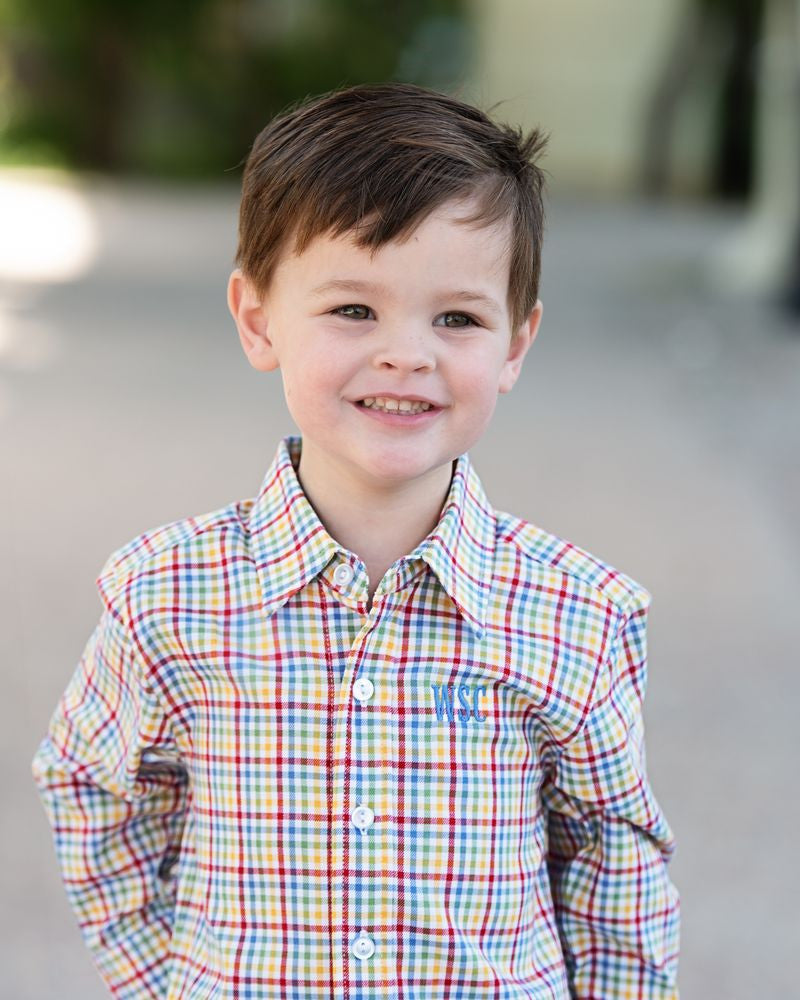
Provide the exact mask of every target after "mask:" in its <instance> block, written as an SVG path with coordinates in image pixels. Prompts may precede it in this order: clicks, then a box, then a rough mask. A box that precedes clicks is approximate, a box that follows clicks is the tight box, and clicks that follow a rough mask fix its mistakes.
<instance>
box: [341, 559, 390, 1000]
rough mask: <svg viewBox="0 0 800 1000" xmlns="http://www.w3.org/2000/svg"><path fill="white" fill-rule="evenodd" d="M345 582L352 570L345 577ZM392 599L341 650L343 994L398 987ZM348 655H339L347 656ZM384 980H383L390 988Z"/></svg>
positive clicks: (348, 997) (349, 998) (346, 999)
mask: <svg viewBox="0 0 800 1000" xmlns="http://www.w3.org/2000/svg"><path fill="white" fill-rule="evenodd" d="M336 582H337V583H339V584H340V585H341V584H343V582H344V574H343V573H342V574H340V577H339V579H337V581H336ZM387 603H388V600H387V598H385V597H384V598H381V599H377V600H376V603H375V605H374V606H373V607H372V609H371V610H370V612H369V614H368V615H367V616H366V617H365V619H364V621H363V625H362V628H361V630H360V631H359V633H358V635H357V636H356V638H355V641H354V642H353V644H352V646H351V647H350V649H349V650H347V651H346V653H345V656H344V668H343V670H341V673H340V672H339V671H340V668H341V655H342V653H343V652H344V651H339V654H338V657H337V651H335V650H332V651H331V654H332V655H331V656H330V657H329V662H330V668H331V669H332V670H334V671H336V680H337V682H338V680H339V677H341V682H340V683H337V684H336V685H335V687H334V688H333V690H335V691H336V695H335V697H336V704H335V712H334V725H333V737H332V748H331V762H330V772H329V773H330V789H331V797H332V807H331V816H332V829H331V841H330V842H331V876H332V879H333V884H332V886H331V899H332V926H331V947H332V954H333V956H334V969H335V986H334V989H333V992H332V996H334V997H335V998H336V1000H356V998H358V1000H362V998H366V997H367V996H369V997H375V996H378V995H384V996H391V995H392V990H393V985H392V984H393V983H394V979H395V974H396V956H397V941H396V940H395V928H396V925H397V921H396V917H397V892H398V883H397V865H398V831H397V822H396V818H395V817H396V811H397V796H396V793H397V759H396V758H397V739H396V733H395V723H396V718H395V710H394V707H395V700H396V686H395V685H394V684H393V683H392V680H391V678H392V673H391V670H390V665H391V663H390V661H391V656H390V654H389V652H388V651H387V650H385V649H384V648H383V647H382V642H381V622H382V619H383V617H384V616H385V615H386V613H387ZM337 660H338V662H337ZM381 987H383V988H381Z"/></svg>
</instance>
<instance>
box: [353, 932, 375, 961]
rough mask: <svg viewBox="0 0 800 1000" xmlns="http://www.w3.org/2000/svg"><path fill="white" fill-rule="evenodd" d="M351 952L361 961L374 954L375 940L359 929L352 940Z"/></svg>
mask: <svg viewBox="0 0 800 1000" xmlns="http://www.w3.org/2000/svg"><path fill="white" fill-rule="evenodd" d="M353 954H354V955H355V956H356V958H360V959H361V960H362V961H363V960H364V959H365V958H369V957H370V956H371V955H374V954H375V942H374V941H373V940H372V938H371V937H368V936H367V935H366V934H365V933H364V931H361V933H360V934H359V935H358V937H357V938H356V939H355V941H354V942H353Z"/></svg>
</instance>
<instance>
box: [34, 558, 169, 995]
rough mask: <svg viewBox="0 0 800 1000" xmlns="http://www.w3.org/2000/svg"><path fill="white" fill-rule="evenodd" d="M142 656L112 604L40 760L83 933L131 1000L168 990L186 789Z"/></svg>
mask: <svg viewBox="0 0 800 1000" xmlns="http://www.w3.org/2000/svg"><path fill="white" fill-rule="evenodd" d="M101 580H102V578H101ZM101 590H102V586H101ZM139 659H140V657H139V656H138V655H137V651H136V648H135V643H134V642H133V641H132V639H131V633H130V627H129V625H128V623H126V621H125V620H124V618H123V616H122V615H121V614H120V612H119V611H118V610H117V609H116V608H115V607H114V606H113V604H112V603H111V602H108V604H107V607H106V610H105V612H104V614H103V617H102V619H101V621H100V624H99V625H98V627H97V628H96V629H95V631H94V633H93V635H92V636H91V638H90V640H89V642H88V644H87V646H86V649H85V651H84V654H83V656H82V658H81V661H80V663H79V665H78V668H77V670H76V671H75V673H74V675H73V677H72V679H71V681H70V682H69V685H68V687H67V689H66V691H65V692H64V694H63V696H62V698H61V700H60V702H59V704H58V707H57V708H56V711H55V712H54V714H53V717H52V720H51V723H50V726H49V729H48V733H47V736H46V737H45V738H44V740H43V741H42V742H41V744H40V746H39V748H38V750H37V752H36V755H35V757H34V759H33V775H34V778H35V780H36V783H37V785H38V787H39V791H40V795H41V797H42V800H43V803H44V806H45V809H46V812H47V815H48V818H49V820H50V823H51V825H52V828H53V837H54V840H55V847H56V853H57V856H58V860H59V864H60V866H61V872H62V877H63V881H64V885H65V888H66V891H67V895H68V897H69V900H70V903H71V905H72V908H73V910H74V911H75V914H76V916H77V918H78V922H79V925H80V928H81V932H82V934H83V937H84V940H85V942H86V944H87V946H88V948H89V950H90V952H91V954H92V957H93V960H94V962H95V964H96V966H97V968H98V971H99V972H100V975H101V976H102V978H103V979H104V980H105V982H106V984H107V986H108V987H109V989H110V990H111V993H112V995H113V996H115V997H119V998H125V1000H128V998H130V1000H133V998H136V1000H142V998H145V997H161V998H163V997H165V996H166V994H167V982H168V976H169V948H170V938H171V933H172V921H173V910H174V901H173V882H172V880H171V879H170V877H169V869H170V867H171V865H172V864H174V862H175V860H176V858H177V856H178V853H179V849H180V840H181V832H182V828H183V822H184V816H185V806H186V788H187V782H186V772H185V768H184V767H183V766H182V765H181V762H180V755H179V753H178V750H177V747H176V745H175V742H174V740H173V739H172V738H171V736H170V730H169V726H168V723H167V720H166V718H165V715H164V713H163V711H162V709H161V708H160V706H159V703H158V701H157V699H156V698H155V696H154V694H153V692H152V691H151V690H149V689H148V687H147V686H146V684H145V683H144V680H143V676H142V673H143V671H142V668H141V665H140V663H139V662H138V661H139Z"/></svg>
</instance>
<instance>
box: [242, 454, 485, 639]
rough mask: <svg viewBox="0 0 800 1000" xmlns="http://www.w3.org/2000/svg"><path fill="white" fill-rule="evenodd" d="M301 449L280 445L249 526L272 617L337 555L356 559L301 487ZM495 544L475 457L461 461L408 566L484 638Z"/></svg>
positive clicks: (406, 559) (262, 585)
mask: <svg viewBox="0 0 800 1000" xmlns="http://www.w3.org/2000/svg"><path fill="white" fill-rule="evenodd" d="M300 448H301V439H300V438H299V437H287V438H285V439H284V440H283V441H281V443H280V444H279V446H278V450H277V453H276V455H275V458H274V459H273V462H272V465H271V466H270V468H269V470H268V471H267V474H266V476H265V477H264V481H263V483H262V486H261V489H260V490H259V493H258V496H257V497H256V499H255V501H254V503H253V506H252V508H251V510H250V513H249V518H248V529H249V533H250V539H251V545H252V549H253V554H254V558H255V563H256V569H257V572H258V576H259V581H260V583H261V588H262V593H263V597H264V601H263V608H264V612H265V614H268V615H269V614H272V613H273V612H275V611H277V610H278V608H280V607H281V606H282V605H283V604H285V603H286V601H288V600H289V598H290V597H292V596H293V595H294V594H296V593H297V592H298V591H300V590H302V589H303V587H305V586H306V585H307V584H308V583H309V582H310V581H311V580H313V579H314V578H315V577H316V576H318V575H319V574H320V573H321V572H322V571H323V570H324V569H325V567H326V566H327V565H328V564H329V563H330V562H331V560H332V559H333V558H334V557H335V556H336V554H337V553H341V554H342V555H344V556H345V558H348V559H351V554H350V553H348V552H347V551H346V550H345V549H344V548H343V546H341V545H340V544H339V543H338V542H337V541H336V540H335V539H333V538H332V537H331V536H330V535H329V534H328V532H327V531H326V530H325V527H324V525H323V524H322V522H321V521H320V519H319V517H318V516H317V514H316V512H315V510H314V509H313V507H312V506H311V504H310V503H309V502H308V499H307V498H306V495H305V493H304V492H303V489H302V487H301V485H300V482H299V480H298V479H297V474H296V472H295V464H296V463H297V462H298V461H299V458H300ZM494 540H495V515H494V511H493V509H492V507H491V505H490V504H489V501H488V499H487V498H486V494H485V493H484V490H483V486H482V485H481V482H480V479H479V478H478V475H477V473H476V472H475V470H474V469H473V467H472V464H471V462H470V460H469V458H468V456H467V455H462V456H461V457H460V458H459V459H457V461H456V462H455V467H454V470H453V478H452V481H451V484H450V491H449V493H448V495H447V500H446V501H445V504H444V507H443V508H442V514H441V517H440V518H439V522H438V524H437V525H436V527H435V528H434V529H433V531H432V532H431V533H430V534H429V535H428V536H427V538H425V539H423V540H422V542H420V544H419V545H418V546H417V548H416V549H414V551H413V552H411V553H410V554H409V555H408V556H407V557H406V558H405V560H404V561H405V562H406V563H409V562H411V561H413V560H422V561H424V562H425V563H426V564H427V565H428V566H429V567H430V569H431V570H432V571H433V573H434V574H435V575H436V577H437V579H438V580H439V582H440V584H441V585H442V587H443V588H444V590H445V591H446V593H447V594H448V596H449V597H450V599H451V600H452V601H453V603H454V604H455V606H456V607H457V608H458V611H459V612H460V614H461V615H462V617H463V618H464V619H465V620H466V621H467V623H468V624H469V626H470V627H471V629H472V630H473V631H474V632H475V633H476V634H477V635H478V636H480V635H481V634H482V632H483V627H484V622H485V615H486V602H487V598H488V595H489V590H490V588H491V579H492V565H493V560H494ZM351 561H352V559H351ZM406 569H407V570H409V569H410V566H407V567H406ZM406 575H407V574H406ZM411 575H414V574H413V573H412V574H411Z"/></svg>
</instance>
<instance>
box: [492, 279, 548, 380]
mask: <svg viewBox="0 0 800 1000" xmlns="http://www.w3.org/2000/svg"><path fill="white" fill-rule="evenodd" d="M541 321H542V302H541V299H537V300H536V305H535V306H534V307H533V309H532V310H531V311H530V314H529V315H528V318H527V319H526V320H525V321H524V322H523V323H522V324H521V325H520V326H519V327H518V328H517V329H516V330H515V331H514V334H513V336H512V338H511V344H510V346H509V349H508V357H507V358H506V363H505V364H504V365H503V370H502V371H501V372H500V383H499V385H498V388H497V391H498V392H511V389H512V387H513V385H514V383H515V382H516V381H517V379H518V378H519V373H520V371H522V362H523V361H524V360H525V355H526V354H527V353H528V348H529V347H530V346H531V344H532V343H533V342H534V340H536V334H537V333H538V332H539V324H540V323H541Z"/></svg>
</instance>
